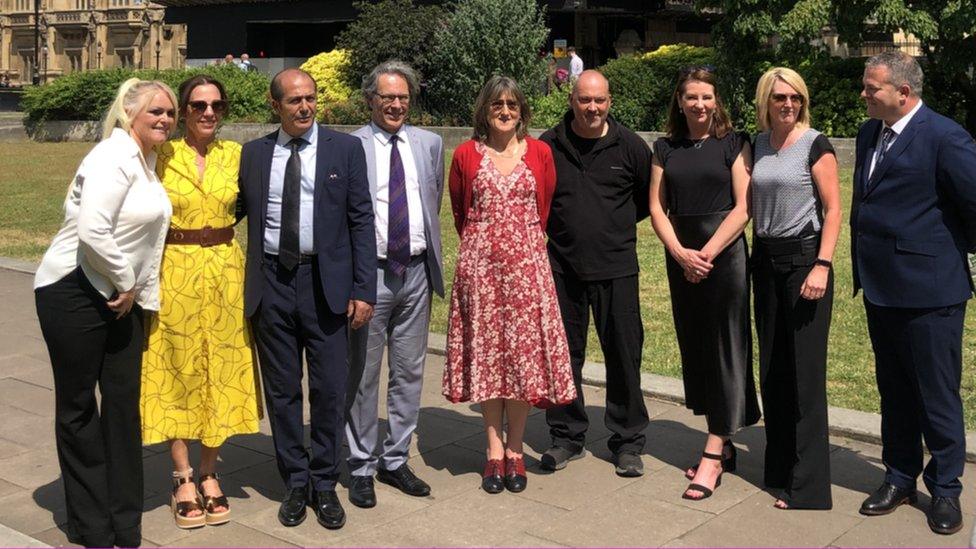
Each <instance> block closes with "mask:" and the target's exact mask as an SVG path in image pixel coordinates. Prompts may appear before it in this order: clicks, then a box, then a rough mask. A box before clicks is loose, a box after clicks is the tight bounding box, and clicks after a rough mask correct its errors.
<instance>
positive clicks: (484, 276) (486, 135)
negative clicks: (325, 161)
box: [443, 76, 576, 494]
mask: <svg viewBox="0 0 976 549" xmlns="http://www.w3.org/2000/svg"><path fill="white" fill-rule="evenodd" d="M530 117H531V112H530V111H529V104H528V102H527V100H526V99H525V95H523V93H522V91H521V90H519V88H518V85H517V84H516V83H515V81H514V80H512V79H511V78H508V77H504V76H494V77H492V78H491V79H490V80H488V82H487V83H486V84H485V85H484V87H483V88H482V89H481V92H480V93H479V94H478V99H477V101H476V102H475V107H474V137H473V138H472V139H471V140H469V141H466V142H464V143H462V144H461V145H460V146H458V148H457V149H456V150H455V152H454V159H453V161H452V162H451V172H450V193H451V206H452V209H453V212H454V226H455V228H456V229H457V232H458V234H459V235H460V236H461V243H460V246H459V248H458V260H457V269H456V272H455V276H454V287H453V289H452V291H451V306H450V313H449V325H448V333H447V367H446V368H445V370H444V380H443V393H444V396H446V397H447V399H448V400H450V401H451V402H469V401H470V402H479V403H481V414H482V416H483V417H484V422H485V431H486V434H487V438H488V441H487V442H488V450H487V454H488V455H487V458H488V462H487V464H486V466H485V471H484V474H483V478H482V483H481V486H482V488H483V489H484V490H485V491H486V492H488V493H492V494H494V493H498V492H501V491H502V490H503V489H506V488H507V489H508V490H509V491H511V492H521V491H523V490H525V487H526V484H527V482H528V479H527V478H526V475H525V462H524V460H523V457H522V436H523V434H524V431H525V423H526V420H527V419H528V415H529V409H530V407H531V406H539V407H551V406H556V405H560V404H565V403H567V402H570V401H572V400H573V398H574V397H575V396H576V390H575V388H574V386H573V378H572V370H571V368H570V363H569V350H568V348H567V344H566V334H565V332H564V330H563V325H562V322H561V319H560V317H559V306H558V301H557V298H556V291H555V288H554V287H553V280H552V273H551V271H550V269H549V263H548V261H547V259H546V251H545V238H544V235H543V232H544V228H545V226H546V219H547V217H548V214H549V203H550V201H551V199H552V193H553V188H554V187H555V184H556V173H555V168H554V166H553V161H552V153H551V152H550V150H549V147H548V146H547V145H546V144H545V143H542V142H540V141H537V140H535V139H533V138H532V137H529V135H528V127H529V120H530ZM506 419H507V423H508V425H507V429H506V431H505V437H504V439H503V437H502V425H503V423H504V422H505V420H506Z"/></svg>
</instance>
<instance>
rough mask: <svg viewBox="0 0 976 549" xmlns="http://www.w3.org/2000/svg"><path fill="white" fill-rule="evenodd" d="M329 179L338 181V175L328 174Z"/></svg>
mask: <svg viewBox="0 0 976 549" xmlns="http://www.w3.org/2000/svg"><path fill="white" fill-rule="evenodd" d="M329 179H339V174H337V173H330V174H329Z"/></svg>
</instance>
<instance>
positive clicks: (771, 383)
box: [753, 237, 834, 509]
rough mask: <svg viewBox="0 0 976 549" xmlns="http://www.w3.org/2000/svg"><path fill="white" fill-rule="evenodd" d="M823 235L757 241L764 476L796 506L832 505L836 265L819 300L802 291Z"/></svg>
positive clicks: (755, 264)
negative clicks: (830, 380) (830, 343)
mask: <svg viewBox="0 0 976 549" xmlns="http://www.w3.org/2000/svg"><path fill="white" fill-rule="evenodd" d="M819 248H820V239H819V238H818V237H808V238H805V239H800V238H794V239H762V238H756V239H755V241H754V253H753V293H754V294H755V311H756V333H757V334H758V336H759V386H760V390H761V392H762V401H763V415H764V416H765V423H766V460H765V471H764V475H763V478H764V482H765V484H766V486H767V487H770V488H779V489H781V490H782V492H781V493H780V495H779V497H780V499H782V500H783V501H785V502H786V503H787V505H789V506H790V507H793V508H802V509H830V508H831V506H832V500H831V495H830V443H829V438H828V425H827V334H828V332H829V331H830V317H831V310H832V307H833V299H834V281H833V272H831V273H830V274H829V278H828V282H827V291H826V293H825V294H824V296H823V297H822V298H820V299H818V300H815V301H811V300H808V299H804V298H803V297H801V296H800V289H801V288H802V286H803V282H804V281H805V280H806V277H807V275H808V274H809V273H810V270H811V269H812V268H813V262H814V261H815V260H816V259H817V253H818V252H819Z"/></svg>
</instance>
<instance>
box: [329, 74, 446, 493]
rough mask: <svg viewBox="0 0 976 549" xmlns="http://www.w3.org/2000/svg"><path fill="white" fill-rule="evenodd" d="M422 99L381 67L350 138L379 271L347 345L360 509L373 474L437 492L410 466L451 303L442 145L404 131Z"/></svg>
mask: <svg viewBox="0 0 976 549" xmlns="http://www.w3.org/2000/svg"><path fill="white" fill-rule="evenodd" d="M419 91H420V83H419V79H418V78H417V73H416V72H414V70H413V69H412V68H411V67H410V66H409V65H407V64H405V63H402V62H399V61H387V62H385V63H381V64H379V65H377V66H376V67H375V68H373V70H372V71H371V72H370V73H369V74H368V75H366V77H365V78H363V95H364V96H365V99H366V103H367V104H368V105H369V107H370V111H371V121H370V123H369V124H367V125H366V126H363V127H362V128H360V129H358V130H356V131H355V132H353V135H355V136H356V137H359V139H360V140H361V143H362V146H363V150H364V151H365V152H366V173H367V175H368V179H369V191H370V195H371V196H372V198H373V212H374V215H375V217H376V257H377V262H378V264H379V265H378V268H377V270H376V287H377V294H376V306H375V307H374V309H373V318H372V320H370V322H369V324H367V325H366V326H363V327H362V328H360V329H358V330H353V331H352V332H351V333H350V340H349V341H350V343H349V387H350V393H349V397H348V402H349V404H350V406H349V414H348V419H347V423H346V440H347V441H348V443H349V460H348V463H349V473H350V475H351V476H352V480H351V482H350V485H349V501H351V502H352V504H353V505H356V506H358V507H373V506H374V505H376V493H375V490H374V488H373V475H374V474H375V475H376V478H377V479H378V480H379V481H380V482H385V483H387V484H390V485H391V486H394V487H396V488H397V489H399V490H400V491H402V492H404V493H405V494H408V495H411V496H426V495H428V494H430V486H429V485H428V484H427V483H426V482H424V481H423V480H421V479H419V478H417V476H416V475H415V474H414V473H413V471H412V470H411V469H410V466H409V465H407V459H408V458H409V456H410V441H411V439H412V437H413V432H414V431H415V430H416V429H417V419H418V417H419V415H420V391H421V389H422V388H423V381H424V360H425V358H426V356H427V334H428V331H429V327H430V302H431V295H432V293H437V295H439V296H441V297H443V296H444V279H443V274H442V273H443V266H442V265H443V261H442V259H441V257H442V256H441V225H440V218H439V215H440V207H441V198H442V197H443V194H444V145H443V143H442V142H441V138H440V136H438V135H436V134H434V133H431V132H428V131H426V130H422V129H420V128H416V127H414V126H410V125H408V124H407V123H406V121H407V113H408V111H409V109H410V103H411V100H412V99H414V98H415V97H417V94H418V93H419ZM387 349H389V352H388V361H389V362H388V364H389V376H388V378H389V386H388V388H387V396H386V408H387V417H388V418H389V420H388V428H389V432H388V433H387V435H386V436H385V437H384V440H383V445H382V447H378V446H377V444H378V443H379V418H378V415H377V407H378V405H379V402H378V400H379V388H380V370H381V369H382V368H381V365H382V362H383V355H384V353H385V352H387ZM377 452H379V455H377Z"/></svg>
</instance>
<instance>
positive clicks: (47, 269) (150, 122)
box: [34, 78, 177, 547]
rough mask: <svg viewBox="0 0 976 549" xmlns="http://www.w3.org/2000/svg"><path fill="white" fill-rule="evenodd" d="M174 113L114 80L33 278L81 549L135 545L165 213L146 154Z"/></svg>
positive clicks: (164, 90)
mask: <svg viewBox="0 0 976 549" xmlns="http://www.w3.org/2000/svg"><path fill="white" fill-rule="evenodd" d="M176 106H177V101H176V96H175V95H174V94H173V91H172V90H171V89H170V88H169V87H168V86H167V85H166V84H164V83H162V82H158V81H147V80H139V79H136V78H130V79H129V80H126V81H125V82H123V83H122V85H121V86H120V87H119V90H118V92H117V93H116V96H115V100H114V101H113V102H112V105H111V106H110V107H109V110H108V113H107V114H106V115H105V123H104V127H103V131H102V141H101V142H100V143H99V144H98V145H96V146H95V148H94V149H92V150H91V152H89V153H88V155H87V156H85V158H84V160H82V162H81V166H79V167H78V172H77V173H76V174H75V177H74V179H73V181H72V183H71V185H70V186H69V188H68V195H67V197H66V198H65V201H64V212H65V217H64V222H63V223H62V225H61V229H60V230H59V231H58V233H57V235H55V236H54V240H52V242H51V246H50V247H49V248H48V250H47V252H46V253H45V254H44V258H43V259H42V260H41V264H40V266H39V267H38V269H37V274H36V275H35V277H34V295H35V300H36V304H37V319H38V321H39V322H40V325H41V332H42V333H43V334H44V341H45V343H47V349H48V353H50V357H51V367H52V369H53V370H54V393H55V416H54V431H55V436H56V438H57V448H58V463H59V465H60V466H61V477H62V479H63V480H64V496H65V506H66V510H67V518H68V524H67V530H68V539H69V540H70V541H71V542H72V543H78V544H81V545H84V546H86V547H112V546H120V547H137V546H139V545H140V544H141V543H142V500H143V493H142V489H143V484H142V445H141V444H140V440H141V437H140V436H139V382H140V370H141V365H142V344H143V334H144V318H143V312H144V311H154V310H157V309H159V264H160V260H161V257H162V255H163V245H164V241H165V239H166V229H167V227H168V226H169V218H170V214H171V212H172V209H171V207H170V202H169V199H168V198H167V196H166V191H165V190H164V189H163V186H162V185H161V184H160V182H159V179H158V178H157V177H156V172H155V167H156V152H155V147H157V146H159V145H161V144H163V143H165V142H166V139H167V138H168V137H169V133H170V130H172V127H173V124H174V122H175V116H176ZM96 387H97V388H98V393H99V395H100V397H101V403H100V405H99V401H98V400H97V399H96V396H95V389H96Z"/></svg>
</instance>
